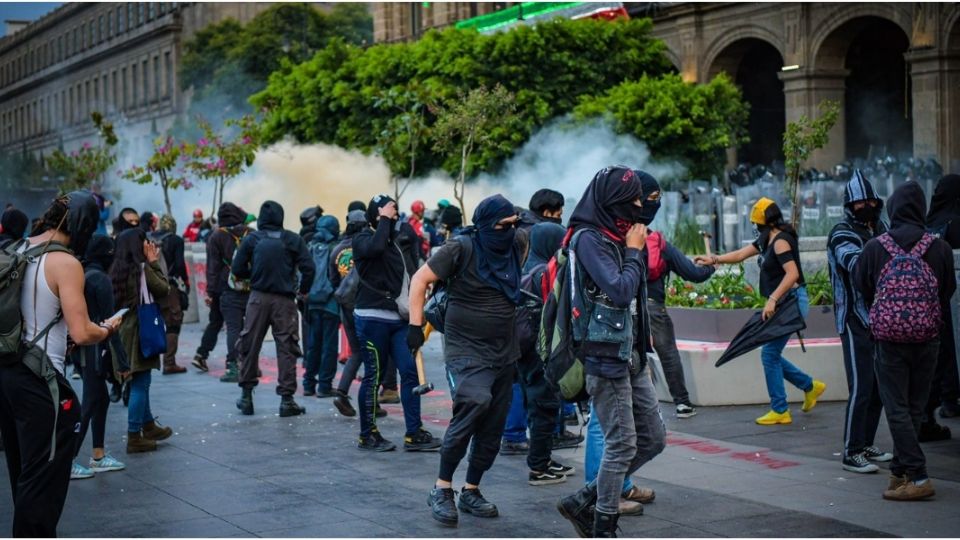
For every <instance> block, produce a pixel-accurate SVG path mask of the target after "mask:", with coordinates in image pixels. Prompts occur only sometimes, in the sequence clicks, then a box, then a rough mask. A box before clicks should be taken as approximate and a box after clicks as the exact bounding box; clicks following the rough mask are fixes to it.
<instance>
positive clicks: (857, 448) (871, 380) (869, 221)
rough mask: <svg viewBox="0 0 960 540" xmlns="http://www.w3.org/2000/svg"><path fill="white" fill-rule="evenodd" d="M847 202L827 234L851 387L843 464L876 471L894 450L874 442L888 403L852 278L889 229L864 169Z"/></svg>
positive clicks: (852, 182) (847, 192)
mask: <svg viewBox="0 0 960 540" xmlns="http://www.w3.org/2000/svg"><path fill="white" fill-rule="evenodd" d="M843 206H844V216H843V220H842V221H841V222H840V223H837V224H836V225H835V226H834V227H833V230H831V231H830V236H829V237H828V238H827V262H828V264H829V267H830V281H831V282H832V283H833V297H834V302H833V309H834V315H835V318H836V321H837V333H839V334H840V341H841V343H842V345H843V364H844V367H845V368H846V372H847V389H848V390H849V392H850V397H849V399H848V400H847V413H846V415H845V416H844V429H843V449H844V453H843V457H842V462H841V466H842V467H843V468H844V470H847V471H851V472H858V473H871V472H876V471H878V470H879V467H877V466H876V465H874V464H873V463H871V461H890V460H891V459H893V455H892V454H890V453H887V452H883V451H881V450H880V449H879V448H877V447H876V446H874V444H873V443H874V437H875V436H876V434H877V426H878V425H879V424H880V414H881V413H882V411H883V405H882V404H881V402H880V391H879V389H878V387H877V378H876V375H875V370H874V364H875V360H876V355H875V352H876V344H875V343H874V342H873V339H872V338H871V336H870V330H869V328H870V319H869V317H868V314H867V307H866V305H864V303H863V293H862V292H861V291H860V290H859V289H857V288H856V286H855V285H854V283H853V268H854V266H855V265H856V263H857V260H859V258H860V255H861V253H862V252H863V246H864V244H866V243H867V242H869V241H870V240H871V239H873V238H875V237H877V236H879V235H881V234H883V233H885V232H887V227H886V225H884V223H883V222H882V221H881V220H880V213H881V211H882V210H883V201H882V200H881V199H880V197H879V196H878V195H877V193H876V191H875V190H874V189H873V185H872V184H871V183H870V181H869V180H868V179H867V178H866V177H865V176H864V175H863V173H862V172H861V171H860V169H856V170H855V171H854V172H853V177H852V178H851V179H850V181H849V182H847V187H846V190H845V191H844V195H843Z"/></svg>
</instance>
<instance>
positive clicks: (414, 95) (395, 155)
mask: <svg viewBox="0 0 960 540" xmlns="http://www.w3.org/2000/svg"><path fill="white" fill-rule="evenodd" d="M429 99H430V97H429V95H427V94H426V92H425V91H424V90H423V88H422V87H421V86H420V85H419V84H417V83H416V82H415V81H414V82H411V83H410V84H409V85H407V86H406V87H399V88H391V89H390V90H388V91H387V92H384V93H383V94H382V95H381V96H380V97H378V98H377V99H376V100H375V101H374V106H375V107H376V108H377V109H380V110H387V111H391V112H394V113H397V116H393V117H392V118H389V119H388V120H386V125H385V126H384V127H383V129H381V130H380V134H379V137H378V138H377V144H376V151H377V153H378V154H379V155H380V156H381V157H383V159H384V161H386V162H387V166H388V167H390V173H391V176H392V177H393V192H394V199H396V200H397V202H398V203H399V201H400V197H402V196H403V194H404V192H405V191H406V190H407V188H408V187H409V186H410V182H411V181H413V178H414V176H415V175H416V173H417V154H418V153H419V152H420V146H421V145H422V144H424V142H425V140H426V139H428V137H429V135H430V134H429V128H428V126H427V121H428V119H427V115H428V106H429V103H428V101H429ZM401 179H403V181H402V187H401Z"/></svg>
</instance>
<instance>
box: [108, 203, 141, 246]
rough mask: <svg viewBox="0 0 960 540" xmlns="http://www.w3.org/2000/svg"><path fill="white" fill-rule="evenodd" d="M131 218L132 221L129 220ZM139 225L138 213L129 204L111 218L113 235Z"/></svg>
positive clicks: (115, 235) (116, 235) (118, 234)
mask: <svg viewBox="0 0 960 540" xmlns="http://www.w3.org/2000/svg"><path fill="white" fill-rule="evenodd" d="M130 220H132V221H130ZM139 226H140V214H138V213H137V211H136V210H134V209H133V208H130V207H129V206H128V207H126V208H124V209H123V210H120V214H119V215H118V216H117V217H116V218H115V219H114V220H113V237H114V238H116V237H118V236H120V233H122V232H123V231H125V230H127V229H133V228H136V227H139Z"/></svg>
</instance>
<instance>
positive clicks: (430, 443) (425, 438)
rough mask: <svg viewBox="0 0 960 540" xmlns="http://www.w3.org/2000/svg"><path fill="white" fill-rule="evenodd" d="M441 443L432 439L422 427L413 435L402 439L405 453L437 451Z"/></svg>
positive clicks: (434, 438)
mask: <svg viewBox="0 0 960 540" xmlns="http://www.w3.org/2000/svg"><path fill="white" fill-rule="evenodd" d="M442 444H443V441H441V440H440V439H438V438H436V437H434V436H433V435H432V434H430V432H429V431H427V430H425V429H423V428H422V427H421V428H420V429H419V430H418V431H417V432H416V433H415V434H413V435H405V436H404V437H403V449H404V450H406V451H407V452H429V451H431V450H432V451H438V450H440V446H441V445H442Z"/></svg>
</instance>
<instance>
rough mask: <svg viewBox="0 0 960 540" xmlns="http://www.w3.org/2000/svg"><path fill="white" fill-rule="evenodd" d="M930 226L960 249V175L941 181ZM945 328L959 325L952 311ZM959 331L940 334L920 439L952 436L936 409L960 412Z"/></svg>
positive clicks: (945, 414)
mask: <svg viewBox="0 0 960 540" xmlns="http://www.w3.org/2000/svg"><path fill="white" fill-rule="evenodd" d="M927 230H928V231H929V232H930V233H931V234H934V235H936V236H938V237H939V238H941V239H943V240H944V241H946V242H947V243H948V244H950V247H951V248H952V249H955V250H956V249H960V175H957V174H948V175H946V176H944V177H943V178H941V179H940V180H939V181H938V182H937V187H936V188H935V189H934V191H933V198H932V199H930V211H929V212H928V213H927ZM944 316H945V317H947V319H946V320H945V321H944V328H956V325H955V323H954V321H953V316H952V313H951V312H949V311H948V312H946V313H945V314H944ZM954 336H955V334H953V333H952V332H944V333H943V334H942V335H941V338H940V355H939V357H938V360H937V371H936V375H935V376H934V379H933V385H932V386H931V387H930V400H929V402H928V403H927V407H926V410H925V411H924V421H923V425H922V426H920V435H919V436H920V442H926V441H936V440H944V439H949V438H950V435H951V434H950V429H949V428H947V427H946V426H942V425H940V424H938V423H937V420H936V415H935V412H936V409H937V407H940V416H941V417H943V418H952V417H955V416H960V405H958V403H957V399H958V398H960V379H958V375H957V359H956V348H955V347H956V345H955V343H954V339H955V337H954Z"/></svg>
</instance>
